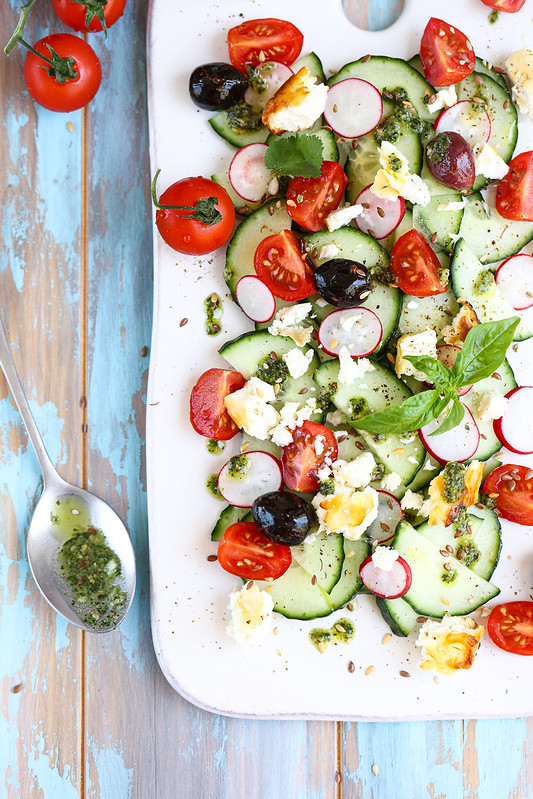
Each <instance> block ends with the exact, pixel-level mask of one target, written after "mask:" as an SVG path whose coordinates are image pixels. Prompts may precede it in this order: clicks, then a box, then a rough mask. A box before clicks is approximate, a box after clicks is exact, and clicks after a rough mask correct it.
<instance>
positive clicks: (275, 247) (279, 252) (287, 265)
mask: <svg viewBox="0 0 533 799" xmlns="http://www.w3.org/2000/svg"><path fill="white" fill-rule="evenodd" d="M254 267H255V271H256V273H257V277H258V278H260V280H262V281H263V283H264V284H265V285H266V286H268V288H269V289H270V291H271V292H272V294H273V295H274V296H275V297H279V298H280V299H282V300H303V299H305V298H306V297H310V296H311V295H312V294H315V292H316V288H315V281H314V277H313V270H312V269H311V265H310V264H309V261H308V259H307V257H306V256H305V255H303V254H302V252H301V251H300V245H299V242H298V239H297V238H296V236H295V235H294V233H293V232H292V231H291V230H282V231H281V233H275V234H274V235H273V236H267V237H266V239H263V241H262V242H261V243H260V244H259V246H258V248H257V249H256V251H255V255H254Z"/></svg>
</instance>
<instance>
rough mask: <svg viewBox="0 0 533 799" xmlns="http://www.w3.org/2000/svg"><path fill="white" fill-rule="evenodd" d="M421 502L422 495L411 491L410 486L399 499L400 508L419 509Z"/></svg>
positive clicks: (422, 501)
mask: <svg viewBox="0 0 533 799" xmlns="http://www.w3.org/2000/svg"><path fill="white" fill-rule="evenodd" d="M423 504H424V497H423V496H422V495H421V494H417V493H416V492H415V491H411V489H410V488H408V489H407V491H406V492H405V494H404V495H403V497H402V499H401V501H400V506H401V508H402V510H420V508H421V507H422V505H423Z"/></svg>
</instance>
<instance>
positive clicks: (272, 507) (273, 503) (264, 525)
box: [252, 491, 317, 546]
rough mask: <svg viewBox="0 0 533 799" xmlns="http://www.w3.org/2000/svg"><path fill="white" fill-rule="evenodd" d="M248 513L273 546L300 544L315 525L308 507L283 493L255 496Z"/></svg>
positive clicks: (312, 513)
mask: <svg viewBox="0 0 533 799" xmlns="http://www.w3.org/2000/svg"><path fill="white" fill-rule="evenodd" d="M252 513H253V516H254V519H255V523H256V524H257V526H258V527H259V528H260V529H261V530H262V532H263V533H264V534H265V535H266V537H267V538H270V540H271V541H274V542H275V543H276V544H288V545H289V546H294V545H295V544H301V543H302V541H303V540H304V538H305V537H306V536H307V535H308V534H309V533H310V532H311V531H312V530H313V528H314V527H315V526H316V524H317V518H316V513H315V510H314V508H313V507H312V505H310V504H309V503H308V502H306V501H305V499H302V497H299V496H298V495H297V494H290V493H289V492H287V491H271V492H270V493H269V494H263V496H262V497H258V498H257V499H256V500H255V502H254V504H253V506H252Z"/></svg>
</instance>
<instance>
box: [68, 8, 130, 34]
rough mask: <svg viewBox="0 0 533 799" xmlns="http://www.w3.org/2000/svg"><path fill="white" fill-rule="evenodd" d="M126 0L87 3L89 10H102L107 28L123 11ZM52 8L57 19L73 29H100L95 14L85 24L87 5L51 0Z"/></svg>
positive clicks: (100, 26)
mask: <svg viewBox="0 0 533 799" xmlns="http://www.w3.org/2000/svg"><path fill="white" fill-rule="evenodd" d="M125 5H126V0H107V2H106V0H100V2H99V3H96V4H94V3H93V4H91V3H89V10H90V11H94V8H95V6H96V8H97V10H99V11H100V10H101V11H103V15H104V20H105V24H106V27H107V28H110V27H111V25H114V24H115V22H116V21H117V19H119V18H120V17H121V16H122V14H123V13H124V7H125ZM52 8H53V9H54V11H55V12H56V14H57V16H58V17H59V19H60V20H61V21H62V22H64V23H65V25H68V26H69V28H72V30H75V31H101V30H102V24H101V22H100V20H99V19H98V17H97V16H93V18H92V19H91V21H90V22H89V25H88V26H87V25H86V19H87V6H85V5H83V4H82V3H78V2H76V0H52Z"/></svg>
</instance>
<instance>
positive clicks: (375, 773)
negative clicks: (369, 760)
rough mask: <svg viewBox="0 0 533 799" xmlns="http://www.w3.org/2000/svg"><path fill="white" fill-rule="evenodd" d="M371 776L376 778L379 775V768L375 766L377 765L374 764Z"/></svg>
mask: <svg viewBox="0 0 533 799" xmlns="http://www.w3.org/2000/svg"><path fill="white" fill-rule="evenodd" d="M372 774H373V775H374V776H375V777H377V776H378V774H379V768H378V765H377V763H374V765H373V766H372Z"/></svg>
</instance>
